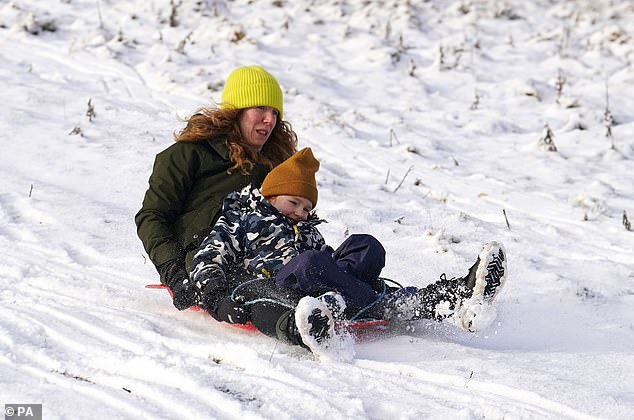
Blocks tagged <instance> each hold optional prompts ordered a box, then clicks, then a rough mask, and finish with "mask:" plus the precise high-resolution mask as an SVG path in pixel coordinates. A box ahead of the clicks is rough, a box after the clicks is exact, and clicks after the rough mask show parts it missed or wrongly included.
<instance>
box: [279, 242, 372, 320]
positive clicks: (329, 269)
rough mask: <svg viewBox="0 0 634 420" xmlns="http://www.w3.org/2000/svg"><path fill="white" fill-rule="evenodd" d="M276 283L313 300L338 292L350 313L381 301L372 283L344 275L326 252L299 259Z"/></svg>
mask: <svg viewBox="0 0 634 420" xmlns="http://www.w3.org/2000/svg"><path fill="white" fill-rule="evenodd" d="M275 283H276V284H277V285H278V286H279V287H280V288H287V289H292V290H296V291H299V292H301V293H303V294H305V295H311V296H319V295H321V294H323V293H326V292H329V291H337V292H339V293H341V294H342V295H343V297H344V299H345V301H346V304H347V308H348V311H356V310H359V309H360V308H363V307H365V306H367V305H369V304H370V303H372V302H374V300H375V299H376V298H377V294H376V293H375V291H374V290H373V289H372V287H371V286H370V285H369V284H368V283H366V282H364V281H362V280H359V279H358V278H357V277H355V276H354V275H353V274H351V273H347V272H345V271H343V270H342V269H341V267H340V266H339V265H338V264H337V263H336V262H335V260H334V259H333V257H332V255H330V253H328V252H326V251H307V252H304V253H302V254H300V255H298V256H296V257H295V258H293V259H292V260H291V261H289V262H288V264H286V265H285V266H284V267H283V268H282V269H281V270H280V271H279V272H278V273H277V275H276V276H275Z"/></svg>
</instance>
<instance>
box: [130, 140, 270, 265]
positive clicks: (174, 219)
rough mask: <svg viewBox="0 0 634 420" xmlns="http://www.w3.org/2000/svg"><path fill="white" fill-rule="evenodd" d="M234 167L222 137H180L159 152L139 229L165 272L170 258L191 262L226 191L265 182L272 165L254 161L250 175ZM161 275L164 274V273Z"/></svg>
mask: <svg viewBox="0 0 634 420" xmlns="http://www.w3.org/2000/svg"><path fill="white" fill-rule="evenodd" d="M232 166H233V163H232V162H231V160H230V159H229V150H228V149H227V146H226V143H225V140H224V138H215V139H210V140H207V141H202V142H197V143H192V142H182V141H181V142H176V143H174V144H173V145H171V146H170V147H168V148H167V149H165V150H164V151H162V152H160V153H159V154H158V155H156V159H155V161H154V168H153V170H152V174H151V175H150V179H149V184H150V186H149V188H148V190H147V192H146V193H145V198H144V199H143V205H142V207H141V210H139V212H138V213H137V214H136V216H135V219H134V220H135V222H136V226H137V234H138V235H139V238H140V239H141V242H143V246H144V248H145V251H146V252H147V254H148V256H149V257H150V260H151V261H152V262H153V263H154V265H155V266H156V269H157V270H158V271H159V273H161V268H162V267H166V266H167V265H168V264H166V263H169V262H172V261H177V260H184V261H185V269H186V270H187V272H189V266H190V263H191V260H192V258H193V256H194V253H195V252H196V250H197V249H198V247H199V245H200V243H201V242H202V241H203V240H204V239H205V237H206V236H207V234H208V233H209V232H210V231H211V229H212V227H213V226H214V224H215V222H216V220H217V219H218V216H219V212H220V208H221V207H222V202H223V200H224V198H225V196H226V195H227V194H229V193H230V192H233V191H238V190H240V189H242V188H243V187H245V186H246V185H248V184H253V185H255V186H257V187H260V186H261V185H262V181H263V180H264V177H265V176H266V175H267V173H268V172H269V169H268V168H267V167H265V166H264V165H255V167H254V168H253V170H252V171H251V175H243V174H242V173H241V172H240V170H233V171H232V172H231V174H228V173H227V170H228V169H229V168H231V167H232ZM161 274H162V273H161Z"/></svg>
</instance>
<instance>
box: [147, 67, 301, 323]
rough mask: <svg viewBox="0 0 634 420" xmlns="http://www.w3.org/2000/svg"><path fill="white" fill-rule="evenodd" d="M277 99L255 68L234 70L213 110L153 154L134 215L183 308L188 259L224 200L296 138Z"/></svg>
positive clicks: (254, 180)
mask: <svg viewBox="0 0 634 420" xmlns="http://www.w3.org/2000/svg"><path fill="white" fill-rule="evenodd" d="M282 118H283V97H282V90H281V89H280V86H279V84H278V82H277V80H276V79H275V77H273V76H272V75H271V74H270V73H268V72H267V71H266V70H264V69H263V68H262V67H259V66H245V67H240V68H238V69H236V70H234V71H233V72H232V73H231V74H230V75H229V77H228V78H227V80H226V83H225V87H224V90H223V92H222V103H221V104H220V107H210V108H203V109H200V110H199V111H198V112H197V113H195V114H194V115H193V116H191V117H190V118H189V119H188V120H187V125H186V127H185V128H184V129H183V130H182V131H180V132H179V133H178V134H177V135H176V136H175V140H176V143H175V144H173V145H171V146H170V147H168V148H167V149H165V150H164V151H162V152H161V153H159V154H158V155H157V156H156V159H155V161H154V168H153V170H152V174H151V175H150V179H149V184H150V185H149V188H148V190H147V192H146V193H145V198H144V199H143V205H142V207H141V210H139V212H138V213H137V215H136V217H135V222H136V225H137V233H138V235H139V238H140V239H141V241H142V242H143V246H144V247H145V251H146V252H147V253H148V255H149V257H150V260H151V261H152V262H153V263H154V265H155V267H156V269H157V271H158V272H159V274H160V276H161V283H163V284H165V285H167V286H168V287H169V288H170V290H171V291H172V294H173V298H174V306H176V308H178V309H179V310H183V309H186V308H188V307H189V306H191V305H192V304H193V302H194V300H195V298H196V295H195V293H194V290H193V288H192V285H191V282H189V281H188V274H187V273H188V272H189V269H190V267H189V266H190V263H191V260H192V257H193V254H194V253H195V252H196V250H197V249H198V246H199V245H200V243H201V242H202V240H203V239H205V237H206V236H207V234H208V233H209V232H210V231H211V228H212V227H213V225H214V223H215V222H216V220H217V219H218V213H219V211H220V208H221V206H222V202H223V199H224V198H225V196H226V195H227V194H228V193H230V192H232V191H237V190H240V189H242V188H243V187H245V186H246V185H248V184H253V185H255V186H258V187H259V186H260V185H261V183H262V180H263V179H264V177H265V176H266V175H267V174H268V172H269V171H270V170H271V169H272V168H273V167H275V166H276V165H278V164H279V163H281V162H283V161H284V160H286V159H287V158H288V157H290V156H291V155H293V153H295V151H296V148H297V135H296V134H295V132H294V131H293V129H292V127H291V125H290V124H289V123H288V122H286V121H283V119H282Z"/></svg>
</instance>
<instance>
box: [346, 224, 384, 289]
mask: <svg viewBox="0 0 634 420" xmlns="http://www.w3.org/2000/svg"><path fill="white" fill-rule="evenodd" d="M333 258H334V259H335V261H336V262H337V265H338V266H339V268H340V269H341V271H343V272H345V273H349V274H352V275H353V276H355V277H356V278H358V279H360V280H362V281H364V282H365V283H368V284H369V285H370V286H372V288H373V289H374V290H375V291H376V292H379V293H380V292H381V291H382V290H383V285H382V284H380V283H381V282H380V281H379V280H378V279H379V275H380V274H381V270H383V267H385V249H384V248H383V245H381V243H380V242H379V241H378V240H377V239H376V238H375V237H373V236H371V235H366V234H354V235H351V236H350V237H348V238H347V239H346V240H345V241H343V242H342V243H341V245H340V246H339V248H337V250H336V251H335V253H334V254H333Z"/></svg>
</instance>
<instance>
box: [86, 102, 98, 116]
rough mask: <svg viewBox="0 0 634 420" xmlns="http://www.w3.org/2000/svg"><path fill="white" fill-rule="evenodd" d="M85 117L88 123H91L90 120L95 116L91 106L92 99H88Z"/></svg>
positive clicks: (93, 108)
mask: <svg viewBox="0 0 634 420" xmlns="http://www.w3.org/2000/svg"><path fill="white" fill-rule="evenodd" d="M86 116H87V117H88V121H90V122H92V119H93V118H95V117H96V116H97V113H96V112H95V107H94V105H93V104H92V98H90V99H88V109H86Z"/></svg>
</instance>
